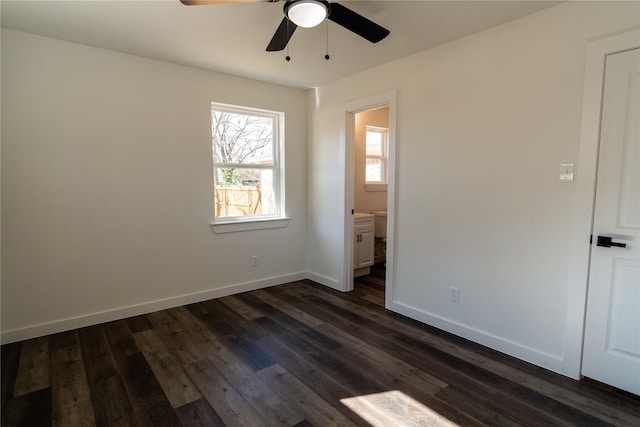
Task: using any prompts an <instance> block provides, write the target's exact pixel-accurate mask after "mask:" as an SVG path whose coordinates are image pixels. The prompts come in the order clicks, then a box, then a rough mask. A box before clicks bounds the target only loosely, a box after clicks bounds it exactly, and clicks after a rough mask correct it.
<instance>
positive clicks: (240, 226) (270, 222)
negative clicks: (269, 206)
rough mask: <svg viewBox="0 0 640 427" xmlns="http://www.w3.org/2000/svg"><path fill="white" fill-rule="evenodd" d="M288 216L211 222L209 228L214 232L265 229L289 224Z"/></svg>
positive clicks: (283, 226)
mask: <svg viewBox="0 0 640 427" xmlns="http://www.w3.org/2000/svg"><path fill="white" fill-rule="evenodd" d="M289 221H290V219H289V218H275V219H252V220H246V221H234V222H217V223H215V222H212V223H211V228H212V229H213V232H214V233H216V234H222V233H235V232H238V231H251V230H267V229H270V228H285V227H287V226H288V225H289Z"/></svg>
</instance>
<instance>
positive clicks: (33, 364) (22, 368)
mask: <svg viewBox="0 0 640 427" xmlns="http://www.w3.org/2000/svg"><path fill="white" fill-rule="evenodd" d="M50 341H51V337H50V336H46V337H40V338H35V339H33V340H27V341H25V342H24V343H23V345H22V349H21V351H20V362H19V364H18V376H17V378H16V385H15V389H14V396H22V395H25V394H28V393H32V392H34V391H38V390H42V389H45V388H48V387H50V386H51V376H50V372H49V360H50V347H49V346H50Z"/></svg>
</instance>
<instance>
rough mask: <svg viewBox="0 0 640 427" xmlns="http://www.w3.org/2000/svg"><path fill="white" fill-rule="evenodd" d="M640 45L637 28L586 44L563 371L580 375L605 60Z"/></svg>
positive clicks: (573, 375)
mask: <svg viewBox="0 0 640 427" xmlns="http://www.w3.org/2000/svg"><path fill="white" fill-rule="evenodd" d="M639 45H640V30H634V31H630V32H627V33H624V34H619V35H615V36H612V37H607V38H604V39H600V40H596V41H592V42H590V43H589V44H588V45H587V57H586V64H585V79H584V98H583V104H582V125H581V131H580V150H579V155H578V162H577V168H576V169H577V171H576V187H577V188H576V211H575V215H574V221H573V232H572V236H573V237H572V238H571V242H570V244H571V246H570V247H571V258H570V264H569V283H568V284H569V287H568V290H567V317H566V324H565V334H564V357H563V359H564V364H563V366H562V371H561V372H562V373H563V374H564V375H567V376H569V377H572V378H575V379H579V378H580V374H581V370H582V342H583V338H584V321H585V316H586V299H587V285H588V278H589V263H590V251H591V248H590V245H589V236H590V235H591V232H592V223H593V206H594V201H595V182H596V173H597V162H598V144H599V139H600V113H601V106H602V88H603V81H604V62H605V58H606V56H607V55H608V54H611V53H616V52H620V51H623V50H627V49H630V48H633V47H638V46H639Z"/></svg>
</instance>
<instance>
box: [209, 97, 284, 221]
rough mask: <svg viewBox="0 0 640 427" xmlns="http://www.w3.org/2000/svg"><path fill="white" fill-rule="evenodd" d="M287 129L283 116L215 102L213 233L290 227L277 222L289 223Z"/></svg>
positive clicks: (212, 129)
mask: <svg viewBox="0 0 640 427" xmlns="http://www.w3.org/2000/svg"><path fill="white" fill-rule="evenodd" d="M283 126H284V113H281V112H275V111H266V110H257V109H253V108H247V107H239V106H233V105H226V104H218V103H212V104H211V135H212V144H211V146H212V151H213V184H214V222H213V226H214V231H216V232H228V231H244V230H247V229H256V228H272V227H280V226H285V225H286V224H282V223H280V222H278V220H284V219H285V218H284V212H283V211H284V209H283V206H284V196H283V194H282V192H281V191H280V189H281V188H282V187H283V185H281V182H280V181H281V179H282V177H283V176H284V173H283V167H284V162H283V161H282V158H281V153H282V152H283V149H282V136H283V134H284V132H283ZM247 223H254V224H253V225H249V226H248V227H247V226H246V224H247ZM238 224H245V225H240V226H238ZM256 224H260V225H258V226H256ZM218 225H220V226H222V227H217V228H216V226H218ZM229 225H231V226H232V227H224V226H229Z"/></svg>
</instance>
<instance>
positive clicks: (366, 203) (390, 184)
mask: <svg viewBox="0 0 640 427" xmlns="http://www.w3.org/2000/svg"><path fill="white" fill-rule="evenodd" d="M395 125H396V93H395V91H391V92H386V93H382V94H379V95H374V96H371V97H369V98H365V99H362V100H359V101H355V102H353V103H351V104H349V105H348V106H347V108H346V109H345V186H346V187H345V199H346V200H345V202H346V203H345V205H346V208H347V209H346V211H347V212H345V247H346V248H347V251H346V256H345V264H344V266H345V282H344V283H345V289H344V290H345V291H350V290H353V289H354V283H355V282H354V279H357V280H360V281H361V282H362V281H364V280H366V281H367V282H368V283H369V284H370V285H372V286H374V287H375V288H377V289H378V294H379V299H381V302H384V304H385V305H387V306H388V304H389V302H390V301H392V297H393V277H394V274H393V271H394V270H393V268H394V259H393V253H394V251H393V248H394V229H395V227H394V223H395V222H394V221H395V219H394V218H395V209H394V207H395V157H396V156H395V152H396V126H395ZM367 134H369V136H370V143H369V150H367V142H366V141H367ZM356 217H357V218H358V220H357V221H358V228H357V230H356V228H355V226H354V223H355V221H356ZM362 217H368V221H370V222H369V224H370V225H369V227H370V231H371V234H370V235H369V234H368V231H366V230H365V231H364V232H363V231H362V230H363V229H362V228H361V221H360V220H361V219H362ZM366 220H367V218H365V221H366ZM356 231H357V233H356ZM358 235H362V236H363V237H362V238H360V239H359V238H358ZM362 243H365V244H366V245H367V248H369V247H372V251H371V253H370V255H371V257H370V258H371V261H370V262H366V263H365V264H370V265H367V266H365V267H364V268H363V267H362V265H358V266H356V263H357V262H359V261H357V260H358V259H360V260H362V259H363V257H362V256H359V257H356V255H355V254H356V253H357V252H356V251H358V250H360V249H361V246H362ZM369 244H370V245H371V246H368V245H369ZM367 250H369V249H367ZM364 258H368V257H364ZM354 267H358V268H356V269H355V270H354ZM354 273H355V274H354ZM380 291H382V294H380Z"/></svg>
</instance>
